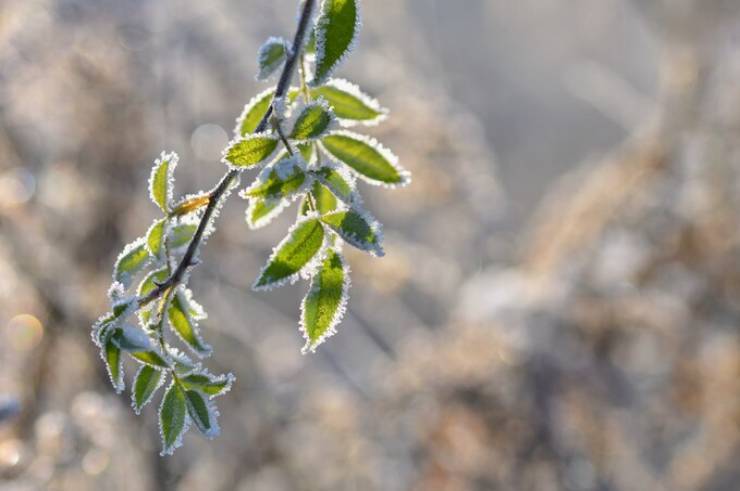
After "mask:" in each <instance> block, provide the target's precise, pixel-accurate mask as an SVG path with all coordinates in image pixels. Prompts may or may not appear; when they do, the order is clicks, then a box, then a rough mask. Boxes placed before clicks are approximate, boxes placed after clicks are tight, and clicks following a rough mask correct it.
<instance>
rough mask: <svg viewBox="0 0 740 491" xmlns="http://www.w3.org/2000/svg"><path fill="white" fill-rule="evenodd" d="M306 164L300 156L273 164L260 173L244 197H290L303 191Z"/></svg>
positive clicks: (243, 194)
mask: <svg viewBox="0 0 740 491" xmlns="http://www.w3.org/2000/svg"><path fill="white" fill-rule="evenodd" d="M304 168H305V164H304V163H303V161H302V160H301V159H300V158H299V157H287V158H284V159H282V160H279V161H277V162H275V163H274V164H271V165H270V166H268V167H265V169H264V170H263V171H262V172H261V173H260V176H259V178H257V179H256V180H255V181H254V183H253V184H252V185H251V186H249V187H248V188H247V189H245V190H244V191H243V192H242V193H241V196H242V197H244V198H261V199H263V200H268V199H279V198H288V197H290V196H292V195H293V194H295V193H298V192H301V191H302V190H303V189H304V188H305V186H304V184H310V183H306V180H307V178H308V177H307V175H306V172H305V170H304Z"/></svg>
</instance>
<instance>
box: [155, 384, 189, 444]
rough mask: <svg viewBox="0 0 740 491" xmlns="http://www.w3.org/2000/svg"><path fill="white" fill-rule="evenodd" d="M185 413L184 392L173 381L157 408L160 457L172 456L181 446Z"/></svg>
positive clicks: (184, 428) (185, 419)
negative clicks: (160, 440) (160, 446)
mask: <svg viewBox="0 0 740 491" xmlns="http://www.w3.org/2000/svg"><path fill="white" fill-rule="evenodd" d="M187 411H188V410H187V403H186V402H185V392H184V391H183V390H182V388H181V387H180V386H179V385H178V384H177V383H176V382H175V381H174V380H173V381H172V383H170V386H169V387H168V388H167V392H165V395H164V398H163V399H162V405H161V406H159V431H160V434H161V436H162V452H161V454H160V455H162V456H164V455H172V453H173V452H174V451H175V449H176V448H177V447H179V446H180V445H182V436H183V434H184V433H185V430H186V427H187V418H188V414H187Z"/></svg>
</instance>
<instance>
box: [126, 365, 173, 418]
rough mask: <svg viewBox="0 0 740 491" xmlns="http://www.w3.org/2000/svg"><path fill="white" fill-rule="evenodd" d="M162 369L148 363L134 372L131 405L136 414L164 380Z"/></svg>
mask: <svg viewBox="0 0 740 491" xmlns="http://www.w3.org/2000/svg"><path fill="white" fill-rule="evenodd" d="M164 379H165V377H164V374H163V373H162V371H160V370H157V369H156V368H153V367H150V366H149V365H143V366H142V367H141V368H139V371H138V372H136V376H135V377H134V384H133V388H132V389H131V406H132V407H133V408H134V412H135V413H136V414H139V413H141V409H142V408H143V407H144V406H146V405H147V403H148V402H149V401H150V400H151V399H152V396H153V395H154V393H155V392H156V391H157V389H159V387H160V386H161V385H162V382H164Z"/></svg>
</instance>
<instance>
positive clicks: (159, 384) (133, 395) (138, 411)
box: [131, 365, 167, 416]
mask: <svg viewBox="0 0 740 491" xmlns="http://www.w3.org/2000/svg"><path fill="white" fill-rule="evenodd" d="M146 367H147V365H141V366H140V367H139V369H138V370H137V371H136V375H134V381H133V382H132V383H131V407H132V408H133V409H134V413H136V415H137V416H138V415H140V414H141V410H142V409H144V406H146V405H147V404H149V402H151V400H152V399H153V398H154V394H156V393H157V391H158V390H159V388H160V387H162V385H163V384H164V382H165V380H166V379H167V377H165V376H162V374H161V372H160V373H159V375H160V377H159V380H158V381H157V386H156V387H155V388H154V390H152V392H151V393H150V394H149V397H147V398H146V399H144V400H143V401H141V405H140V406H139V405H137V404H136V393H135V392H134V388H135V387H136V380H138V378H139V374H141V371H142V370H144V368H146ZM149 368H155V367H152V366H149ZM155 370H156V368H155ZM157 371H158V372H159V370H157Z"/></svg>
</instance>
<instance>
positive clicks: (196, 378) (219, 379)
mask: <svg viewBox="0 0 740 491" xmlns="http://www.w3.org/2000/svg"><path fill="white" fill-rule="evenodd" d="M235 380H236V377H234V375H233V374H231V373H228V374H225V375H212V374H210V373H208V371H205V370H204V371H202V372H196V373H191V374H189V375H186V376H184V377H182V378H181V379H180V381H181V382H182V385H183V386H184V387H185V388H187V389H197V390H199V391H200V392H202V393H204V394H206V395H207V396H209V397H210V398H214V397H218V396H221V395H223V394H225V393H227V392H228V391H230V390H231V386H232V385H233V383H234V381H235Z"/></svg>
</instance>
